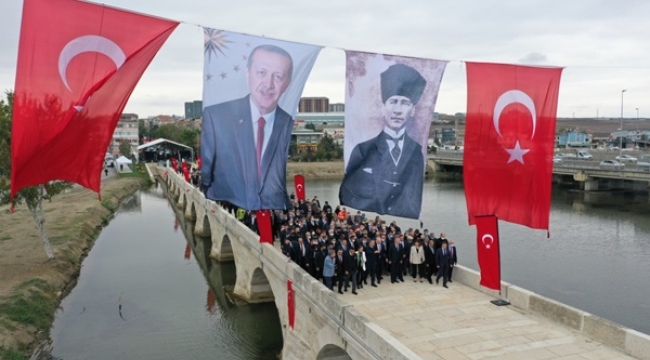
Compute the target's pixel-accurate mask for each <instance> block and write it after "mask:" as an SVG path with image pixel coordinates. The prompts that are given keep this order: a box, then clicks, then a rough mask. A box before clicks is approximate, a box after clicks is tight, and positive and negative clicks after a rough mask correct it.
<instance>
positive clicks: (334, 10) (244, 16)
mask: <svg viewBox="0 0 650 360" xmlns="http://www.w3.org/2000/svg"><path fill="white" fill-rule="evenodd" d="M104 2H105V3H106V4H108V5H112V6H117V7H122V8H125V9H129V10H133V11H137V12H142V13H148V14H152V15H156V16H161V17H167V18H171V19H177V20H184V21H186V22H188V23H196V24H201V25H205V26H210V27H214V28H221V29H226V30H231V31H240V32H245V33H250V34H256V35H264V36H269V37H275V38H280V39H285V40H292V41H299V42H307V43H314V44H319V45H325V46H330V47H332V48H326V49H324V50H323V51H322V53H321V56H320V58H319V59H318V61H317V62H316V65H315V66H314V70H313V72H312V75H311V76H310V79H309V81H308V83H307V85H306V87H305V92H304V95H306V96H321V95H322V96H327V97H329V98H330V100H331V101H333V102H339V101H342V100H343V98H344V92H345V86H344V80H345V64H344V61H345V57H344V55H343V52H342V51H341V50H339V49H337V48H348V49H351V50H362V51H369V52H378V53H387V54H396V55H408V56H417V57H428V58H437V59H447V60H471V61H489V62H506V63H521V62H525V63H527V64H544V65H556V66H567V68H566V69H565V71H564V74H563V78H562V83H561V88H560V104H559V109H558V111H559V115H560V116H567V117H568V116H572V114H573V113H575V116H576V117H582V116H595V113H596V109H598V112H599V114H600V115H601V116H611V117H618V116H619V115H620V90H621V89H624V88H625V89H628V92H626V93H625V104H626V113H629V114H630V115H629V116H632V114H633V113H634V115H636V112H635V110H634V108H636V107H638V108H639V110H640V116H641V117H650V96H648V95H650V94H649V93H648V92H649V91H650V89H649V88H648V86H647V83H648V80H649V79H650V61H649V60H648V59H650V41H648V39H647V38H648V34H650V22H648V21H646V19H645V16H646V14H649V13H650V2H647V1H643V0H636V1H634V0H625V1H619V2H614V1H608V0H574V1H570V2H569V1H561V0H529V1H515V0H501V1H496V0H494V1H493V0H486V1H479V0H475V1H463V2H454V1H430V0H411V1H408V2H403V3H395V2H389V1H372V0H356V1H352V2H351V1H349V0H328V1H318V2H313V1H300V2H298V1H295V0H275V1H264V0H241V1H238V2H232V4H231V5H227V4H225V3H224V2H222V1H218V2H217V1H214V2H208V1H200V0H185V1H176V0H157V1H139V2H134V1H130V0H105V1H104ZM21 11H22V2H21V1H18V0H10V1H9V3H8V4H3V11H2V12H1V13H0V24H1V25H0V89H10V88H13V83H14V76H15V67H16V56H17V55H16V54H17V49H18V34H19V28H20V17H21ZM202 62H203V49H202V32H201V29H199V28H198V27H195V26H192V25H187V24H181V25H180V26H179V27H178V29H177V30H176V31H175V33H174V34H172V36H171V37H170V38H169V41H168V42H167V44H165V46H163V48H162V49H161V51H160V53H159V54H158V56H157V57H156V58H155V59H154V61H153V62H152V64H151V66H150V67H149V69H148V70H147V72H146V73H145V75H144V76H143V77H142V80H141V81H140V83H139V85H138V86H137V88H136V90H135V91H134V93H133V95H132V97H131V100H130V101H129V104H128V105H127V111H129V112H136V113H138V114H140V115H141V116H147V115H155V114H161V113H167V114H171V113H175V114H182V112H183V102H185V101H189V100H194V99H199V98H200V97H201V93H202V89H201V86H202V84H201V81H202V76H201V75H202V68H203V66H202ZM466 97H467V94H466V79H465V69H464V66H463V64H462V62H460V61H452V62H451V63H450V64H449V66H448V68H447V72H446V74H445V76H444V79H443V84H442V87H441V93H440V96H439V99H438V110H439V111H441V112H446V113H455V112H459V111H460V112H464V111H465V104H466ZM628 107H629V109H628Z"/></svg>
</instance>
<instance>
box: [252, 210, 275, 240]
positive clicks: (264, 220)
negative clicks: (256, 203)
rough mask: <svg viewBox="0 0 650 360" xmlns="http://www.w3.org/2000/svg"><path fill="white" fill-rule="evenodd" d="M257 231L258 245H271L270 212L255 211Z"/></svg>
mask: <svg viewBox="0 0 650 360" xmlns="http://www.w3.org/2000/svg"><path fill="white" fill-rule="evenodd" d="M255 214H256V217H257V231H258V232H259V233H260V243H269V244H271V245H273V229H272V227H271V212H270V211H268V210H257V211H256V212H255Z"/></svg>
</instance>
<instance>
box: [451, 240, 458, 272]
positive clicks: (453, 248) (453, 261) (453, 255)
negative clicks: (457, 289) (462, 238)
mask: <svg viewBox="0 0 650 360" xmlns="http://www.w3.org/2000/svg"><path fill="white" fill-rule="evenodd" d="M449 256H450V261H449V282H453V281H451V276H452V275H453V274H454V266H456V264H458V255H457V254H456V245H454V241H453V240H450V241H449Z"/></svg>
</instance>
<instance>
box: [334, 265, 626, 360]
mask: <svg viewBox="0 0 650 360" xmlns="http://www.w3.org/2000/svg"><path fill="white" fill-rule="evenodd" d="M386 280H388V281H386ZM404 280H405V282H404V283H399V284H391V283H390V278H388V279H387V278H386V277H384V281H382V283H381V284H380V285H379V287H377V288H374V287H370V286H369V285H368V286H365V287H364V288H363V289H361V290H357V292H358V294H359V295H357V296H355V295H352V294H351V293H350V292H347V293H345V295H338V294H337V295H338V296H341V297H343V298H344V299H345V300H346V301H348V302H349V303H351V304H352V305H354V307H355V308H356V309H357V310H358V311H360V312H361V313H363V314H364V315H365V316H366V317H368V318H369V319H370V320H372V321H373V322H375V323H376V324H378V325H380V326H382V327H383V328H384V329H386V330H387V331H388V332H390V333H391V334H392V335H393V336H394V337H395V338H397V339H398V340H399V341H401V342H402V343H403V344H405V345H406V346H408V347H409V348H410V349H411V350H413V351H414V352H415V353H417V354H418V355H420V356H421V357H422V358H423V359H426V360H435V359H448V360H456V359H488V358H492V359H500V360H501V359H503V360H507V359H562V360H585V359H591V360H598V359H607V360H615V359H632V358H631V357H629V356H627V355H625V354H623V353H621V352H619V351H616V350H614V349H612V348H609V347H607V346H605V345H603V344H600V343H597V342H594V341H593V340H590V339H588V338H586V337H585V336H583V335H581V334H578V333H576V332H574V331H572V330H570V329H568V328H565V327H563V326H561V325H559V324H556V323H553V322H551V321H550V320H547V319H544V318H542V317H540V316H537V315H533V314H524V313H522V312H520V311H518V310H517V308H515V307H512V306H502V307H498V306H495V305H492V304H491V303H490V300H494V298H492V297H490V296H489V295H487V294H483V293H481V292H479V291H476V290H473V289H471V288H469V287H467V286H465V285H462V284H459V283H457V282H453V283H450V284H449V289H445V288H443V287H442V282H441V284H440V285H437V286H436V285H435V283H434V285H430V284H429V283H428V282H426V280H425V282H424V283H419V282H418V283H414V282H413V279H412V278H411V277H410V276H409V277H405V278H404Z"/></svg>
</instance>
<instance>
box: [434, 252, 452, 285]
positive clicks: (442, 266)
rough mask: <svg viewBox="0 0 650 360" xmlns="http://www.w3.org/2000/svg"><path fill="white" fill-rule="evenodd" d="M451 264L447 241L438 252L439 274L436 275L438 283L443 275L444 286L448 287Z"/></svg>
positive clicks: (437, 264)
mask: <svg viewBox="0 0 650 360" xmlns="http://www.w3.org/2000/svg"><path fill="white" fill-rule="evenodd" d="M450 264H451V255H450V254H449V249H447V243H442V247H441V248H440V250H438V252H437V253H436V267H437V268H438V276H436V284H438V282H439V281H440V278H441V277H442V286H443V287H445V288H446V287H447V279H448V278H449V265H450Z"/></svg>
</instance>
